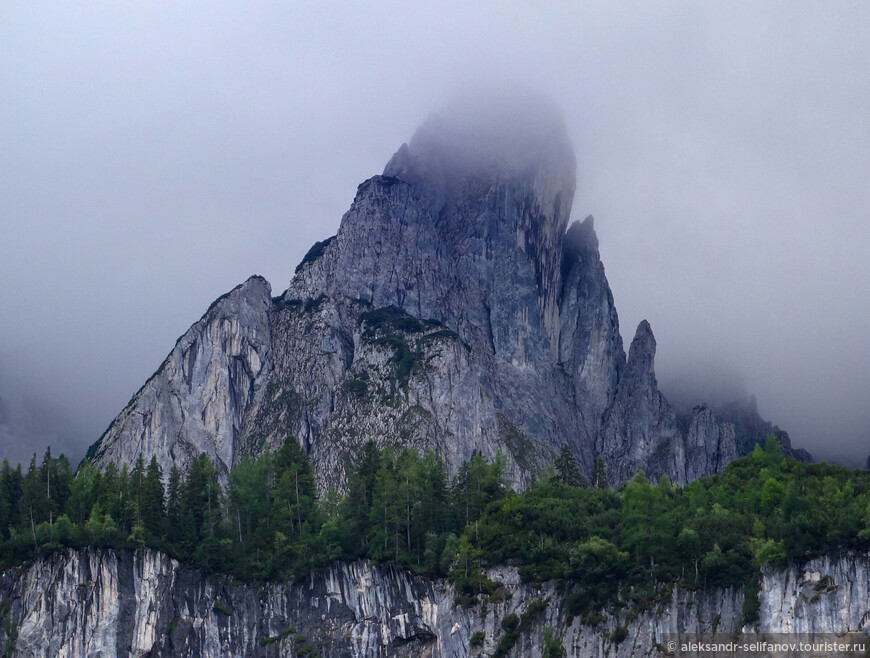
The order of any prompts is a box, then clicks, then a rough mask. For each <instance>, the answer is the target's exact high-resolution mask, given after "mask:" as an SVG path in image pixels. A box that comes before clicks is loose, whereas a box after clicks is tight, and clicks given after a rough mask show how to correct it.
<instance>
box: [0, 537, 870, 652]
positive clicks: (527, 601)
mask: <svg viewBox="0 0 870 658" xmlns="http://www.w3.org/2000/svg"><path fill="white" fill-rule="evenodd" d="M488 575H489V577H490V578H492V579H494V580H496V581H498V582H500V583H501V584H502V587H503V596H502V598H501V600H500V601H493V602H491V603H490V604H489V605H487V606H483V607H475V608H472V609H469V610H464V609H463V608H462V607H461V606H455V605H454V596H455V592H454V591H453V589H452V587H451V586H450V585H449V584H447V583H445V582H443V581H432V580H427V579H424V578H420V577H416V576H413V575H411V574H409V573H408V572H403V571H397V570H395V569H393V568H388V567H375V566H373V565H371V564H370V563H368V562H356V563H353V564H340V565H336V566H334V567H332V568H330V569H328V570H325V571H321V572H317V573H314V574H311V575H309V576H308V577H307V578H306V579H305V580H303V581H302V582H299V583H295V584H280V585H271V586H266V587H260V588H254V587H243V586H239V585H233V584H230V583H227V582H221V581H219V580H214V579H205V580H203V579H202V578H201V577H200V575H199V574H198V573H197V572H195V571H191V570H189V569H187V568H185V567H182V566H181V565H179V564H178V563H177V562H175V561H174V560H171V559H170V558H168V557H166V556H165V555H163V554H161V553H157V552H155V551H150V550H142V551H137V552H135V553H134V552H130V551H126V552H114V551H106V550H100V549H82V550H68V551H67V552H66V553H58V554H55V555H52V556H49V557H44V558H39V559H37V560H35V561H33V562H32V563H30V564H28V565H27V566H24V567H21V568H19V569H17V570H10V571H6V572H4V573H3V574H2V576H0V599H2V600H3V601H4V602H6V603H5V604H4V605H3V607H2V608H0V649H6V650H11V651H12V652H14V655H16V656H22V657H26V658H50V657H51V658H53V657H55V656H103V655H129V656H169V655H172V656H190V657H192V658H199V657H205V656H241V655H244V656H262V657H264V658H265V657H269V656H306V655H319V656H323V657H324V658H328V657H330V656H359V657H363V656H365V657H366V658H371V657H379V656H407V657H420V658H422V657H425V656H446V657H453V658H465V657H466V656H480V655H491V654H492V653H493V651H494V649H495V647H496V643H497V642H498V641H499V638H500V637H501V636H502V635H504V630H503V627H502V622H503V621H504V620H505V618H506V617H508V616H509V615H511V614H517V615H518V616H519V617H520V618H521V619H522V618H524V617H525V618H526V619H527V621H526V624H525V626H524V628H523V630H522V631H521V632H520V633H518V636H517V639H516V643H515V645H514V648H513V650H512V651H511V652H510V654H509V655H511V656H533V657H534V656H541V654H542V648H543V645H544V641H545V637H546V635H547V631H546V629H547V628H549V629H551V633H552V636H553V637H555V638H556V640H557V641H558V642H559V643H560V644H561V645H562V646H563V647H564V649H565V650H566V654H567V656H584V657H593V658H594V657H598V656H601V657H603V656H611V657H615V658H620V657H627V656H661V655H673V653H668V654H665V653H664V652H663V651H662V649H663V648H666V642H667V640H666V634H668V633H714V632H715V633H721V634H728V635H723V636H720V637H726V640H723V641H727V638H728V637H732V636H731V635H730V634H732V633H735V632H739V631H741V630H742V631H743V632H753V631H755V632H759V633H792V634H811V633H812V634H822V633H827V634H836V635H837V636H840V637H842V636H844V635H845V634H846V633H848V632H862V633H866V632H867V631H868V620H870V605H868V601H870V557H868V556H867V555H865V554H844V555H841V556H827V557H821V558H817V559H815V560H811V561H810V562H808V563H807V564H805V565H803V566H802V567H801V568H798V567H796V566H793V567H790V568H788V569H786V570H782V571H775V570H772V569H767V570H765V571H764V574H763V578H762V580H761V584H760V587H759V592H758V602H759V614H758V619H757V621H755V622H752V623H751V624H747V625H744V621H743V612H742V608H743V601H744V593H743V592H742V591H739V590H733V589H728V590H714V589H710V590H703V591H698V592H690V591H683V590H679V589H675V590H673V592H672V593H671V595H670V597H669V599H666V600H665V601H664V602H663V603H660V604H656V605H653V606H652V607H650V608H647V609H638V610H623V611H622V613H621V614H620V613H619V611H616V613H615V614H616V615H619V616H614V615H613V614H608V615H607V616H606V617H604V618H603V620H601V622H600V623H599V624H596V625H586V624H584V623H583V622H582V620H581V619H580V618H572V617H571V616H570V615H568V614H566V600H565V597H564V595H563V594H561V593H560V592H559V591H558V590H557V589H556V587H555V586H554V585H553V584H552V583H545V584H544V585H542V586H540V587H538V588H536V587H533V586H532V585H528V584H522V583H521V582H520V579H519V577H518V575H517V573H516V570H515V569H511V568H502V569H495V570H492V571H490V572H489V574H488ZM620 629H621V630H620ZM746 637H752V636H744V637H743V640H746ZM472 638H476V640H478V641H479V643H477V642H475V643H472ZM801 639H802V640H803V641H807V640H808V636H807V635H803V636H802V637H801Z"/></svg>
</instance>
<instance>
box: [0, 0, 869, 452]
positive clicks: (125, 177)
mask: <svg viewBox="0 0 870 658" xmlns="http://www.w3.org/2000/svg"><path fill="white" fill-rule="evenodd" d="M423 7H424V4H423V3H417V2H402V3H390V2H378V3H335V2H316V3H315V2H310V3H309V2H296V3H284V2H281V3H274V4H264V3H257V2H253V3H248V2H246V3H221V4H216V3H212V2H208V3H205V2H203V3H193V2H186V3H175V2H147V3H146V2H139V3H116V2H105V3H97V2H92V3H38V2H20V3H12V2H6V3H2V4H0V228H2V232H0V457H3V456H8V457H11V458H14V459H16V460H18V459H26V458H27V456H28V455H29V454H30V453H32V452H33V451H34V450H36V451H38V452H40V453H41V452H42V451H43V450H44V447H45V445H46V444H47V443H48V442H51V444H52V445H53V446H54V447H55V452H57V451H58V450H59V449H60V450H65V451H66V452H67V453H68V454H71V455H72V456H73V457H75V458H79V457H81V455H82V454H83V452H84V449H85V447H86V446H87V445H88V444H90V443H91V442H92V441H94V440H95V439H96V438H97V437H98V436H99V435H100V434H101V433H102V431H103V430H104V429H105V428H106V426H107V425H108V424H109V422H110V421H111V419H112V418H113V417H114V416H115V414H116V413H117V412H118V411H120V409H121V408H122V407H123V405H124V404H125V403H126V402H127V400H128V399H129V398H130V397H131V395H132V394H133V393H134V392H135V391H136V390H137V389H138V387H139V386H140V385H141V384H142V382H143V381H144V380H145V379H146V378H147V377H148V376H149V375H150V374H151V373H152V372H153V371H154V370H155V369H156V367H157V366H158V365H159V363H160V362H161V361H162V359H163V357H164V356H165V355H166V353H167V352H168V351H169V350H170V349H171V347H172V345H173V344H174V341H175V339H176V338H177V337H178V336H179V335H180V334H182V333H183V332H184V331H185V330H186V329H187V327H188V326H189V325H190V324H191V323H192V322H194V321H196V320H197V319H198V318H199V316H200V315H201V314H202V312H203V311H204V310H205V309H206V308H207V307H208V305H209V303H210V302H211V301H212V300H213V299H214V298H215V297H217V296H218V295H220V294H221V293H223V292H225V291H227V290H228V289H230V288H232V287H233V286H234V285H236V284H237V283H239V282H241V281H243V280H244V279H245V278H247V276H248V275H250V274H252V273H259V274H262V275H264V276H265V277H266V278H267V279H268V280H269V281H270V282H271V283H272V287H273V291H274V293H275V294H277V293H278V292H280V291H282V290H283V289H284V288H285V287H286V286H287V284H288V282H289V279H290V276H291V274H292V272H293V268H294V267H295V265H296V264H297V263H298V262H299V260H300V259H301V258H302V256H303V255H304V253H305V251H306V250H307V249H308V247H309V246H310V245H311V243H312V242H314V241H315V240H319V239H322V238H324V237H326V236H328V235H332V234H333V233H335V231H336V229H337V228H338V224H339V220H340V218H341V215H342V214H343V212H344V211H345V210H346V209H347V208H348V207H349V205H350V202H351V201H352V199H353V195H354V192H355V189H356V186H357V184H359V183H360V182H361V181H363V180H364V179H366V178H368V177H370V176H372V175H373V174H376V173H380V172H381V170H382V169H383V166H384V164H385V163H386V161H387V160H388V159H389V157H390V155H391V154H392V153H393V152H394V151H395V150H396V149H397V148H398V147H399V146H400V145H401V144H402V142H404V141H407V140H408V139H410V137H411V135H412V134H413V131H414V129H415V127H416V126H417V125H418V124H419V123H420V122H421V121H422V120H423V119H425V117H426V116H427V114H429V113H430V112H431V111H433V110H436V109H437V108H438V107H439V106H440V105H442V104H443V103H444V102H445V100H446V99H448V98H449V96H450V95H451V94H452V93H453V92H454V90H455V89H457V88H459V87H464V86H467V85H469V84H475V83H476V81H486V82H487V84H490V85H491V84H494V83H495V84H499V83H501V82H505V83H508V84H512V85H513V84H521V85H528V86H532V87H535V88H536V89H538V90H540V91H541V92H543V93H545V94H547V95H549V96H551V97H552V98H553V99H554V100H555V102H556V103H557V104H558V105H559V107H561V109H562V111H563V113H564V115H565V121H566V123H567V126H568V129H569V131H570V134H571V137H572V139H573V141H574V144H575V147H576V151H577V161H578V166H577V178H578V184H577V194H576V196H575V200H574V219H583V217H585V216H586V215H587V214H593V215H594V216H595V218H596V229H597V231H598V235H599V238H600V243H601V255H602V258H603V260H604V264H605V267H606V270H607V276H608V278H609V280H610V284H611V286H612V288H613V292H614V296H615V299H616V305H617V309H618V310H619V315H620V323H621V328H622V333H623V336H624V338H625V339H626V341H627V342H628V341H630V340H631V337H632V336H633V334H634V329H635V327H636V326H637V323H638V322H639V321H640V320H641V319H643V318H647V319H648V320H649V321H650V323H651V324H652V327H653V331H654V333H655V335H656V338H657V340H658V345H659V350H658V356H657V362H656V365H657V371H658V374H659V378H660V380H662V381H663V382H664V383H665V385H666V386H667V385H670V386H671V387H675V386H677V385H678V384H674V383H673V382H684V383H688V385H689V386H690V387H691V388H692V389H693V390H698V389H704V388H709V389H711V390H712V389H714V388H716V387H718V386H720V385H722V386H725V387H728V388H729V390H730V389H736V390H740V388H741V387H743V388H744V390H745V391H747V392H750V393H755V395H756V396H757V399H758V404H759V408H760V411H761V412H762V414H763V415H764V416H765V417H767V418H768V419H770V420H772V421H773V422H775V423H777V424H779V425H780V426H781V427H782V428H783V429H786V430H787V431H789V433H790V434H791V436H792V439H793V443H794V444H795V445H797V446H799V447H805V448H807V449H809V450H810V451H811V452H813V453H814V454H815V455H816V456H818V457H821V458H828V459H835V460H839V461H843V462H845V463H849V464H857V463H859V462H861V463H863V461H864V458H865V457H866V455H867V454H868V453H870V268H868V265H867V255H868V250H870V223H868V221H867V220H868V209H870V185H868V181H870V73H868V72H870V4H867V3H860V2H849V3H847V2H842V3H818V2H817V3H806V4H804V3H799V2H794V1H789V2H780V3H760V2H757V1H753V2H748V3H739V2H727V3H725V2H721V3H707V2H703V3H702V2H694V1H693V2H687V3H679V2H670V3H637V4H630V5H628V4H626V5H616V4H614V3H611V2H606V3H601V4H595V3H577V2H565V3H540V2H535V3H532V2H529V3H525V4H519V3H509V2H493V3H483V2H480V3H446V2H440V3H427V4H426V5H425V7H426V8H425V9H424V8H423ZM626 344H627V343H626ZM669 382H670V384H669Z"/></svg>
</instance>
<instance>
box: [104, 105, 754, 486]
mask: <svg viewBox="0 0 870 658" xmlns="http://www.w3.org/2000/svg"><path fill="white" fill-rule="evenodd" d="M529 112H530V108H529V107H528V106H523V105H522V104H520V105H516V106H513V105H510V104H508V105H506V106H504V107H499V108H497V109H496V110H492V109H490V111H489V112H487V113H477V114H476V113H474V112H468V111H464V110H462V109H461V108H460V109H449V110H447V111H445V112H444V113H443V114H441V115H437V116H434V117H433V118H431V119H430V120H428V121H427V122H426V123H425V124H424V125H423V126H422V127H421V128H420V129H419V130H418V132H417V133H416V134H415V136H414V138H413V139H412V140H411V142H410V143H409V144H406V145H403V146H402V147H401V148H400V149H399V150H398V151H397V152H396V154H395V155H394V156H393V158H392V159H391V160H390V162H389V163H388V164H387V166H386V168H385V170H384V173H383V174H382V175H379V176H374V177H372V178H370V179H369V180H367V181H365V182H364V183H362V184H361V185H360V186H359V189H358V190H357V194H356V198H355V199H354V201H353V203H352V205H351V207H350V209H349V210H348V212H347V213H346V214H345V215H344V217H343V218H342V220H341V225H340V227H339V230H338V233H337V234H336V235H335V236H333V237H331V238H328V239H326V240H324V241H322V242H318V243H316V244H315V245H314V246H313V247H312V248H311V249H310V250H309V252H308V253H307V254H306V256H305V258H304V259H303V261H302V262H301V263H300V264H299V266H298V267H297V268H296V272H295V275H294V276H293V278H292V280H291V281H290V285H289V287H288V288H287V289H286V290H285V291H284V292H283V293H281V294H280V295H278V296H277V297H274V298H273V297H272V292H271V289H270V286H269V284H268V283H267V282H266V281H265V280H264V279H262V278H260V277H252V278H250V279H249V280H248V281H246V282H245V283H243V284H241V285H240V286H238V287H236V288H235V289H233V290H232V291H230V292H229V293H227V294H226V295H224V296H223V297H221V298H219V299H218V300H216V301H215V302H214V304H212V306H211V308H210V309H209V310H208V311H207V312H206V313H205V315H203V317H202V318H201V319H200V321H199V322H197V323H196V324H194V325H193V326H192V327H191V328H190V329H189V330H188V331H187V332H186V333H185V334H184V336H182V337H181V338H180V339H179V341H178V342H177V344H176V345H175V347H174V349H173V350H172V351H171V352H170V354H169V356H167V358H166V360H165V361H164V362H163V364H162V365H161V366H160V367H159V368H158V370H157V372H156V373H155V374H154V375H153V376H152V377H151V378H150V379H149V380H148V381H147V382H146V383H145V384H144V385H143V387H142V388H141V389H140V390H139V392H137V393H136V394H135V395H134V396H133V398H132V399H131V400H130V402H129V404H128V405H127V406H126V407H125V408H124V410H123V411H121V413H120V414H119V415H118V417H117V418H116V419H115V420H114V421H113V422H112V424H111V426H110V427H109V428H108V430H107V431H106V432H105V434H104V435H103V436H102V437H101V438H100V439H99V441H98V442H97V443H96V444H94V446H92V447H91V449H90V451H89V457H90V458H91V459H92V460H93V461H94V462H95V463H96V464H98V465H104V464H106V463H107V462H109V461H115V462H118V463H131V462H133V461H135V459H136V457H137V455H138V454H139V453H143V454H145V455H146V456H147V455H150V454H152V453H153V454H156V455H157V458H158V461H159V462H160V464H161V465H162V467H163V469H164V472H166V471H168V469H169V468H170V467H171V466H172V465H173V464H175V465H178V466H179V467H182V468H183V467H184V466H185V465H186V464H187V463H189V461H190V460H191V459H192V458H193V457H194V456H195V455H196V454H198V453H200V452H206V453H208V454H209V455H210V456H211V457H212V458H213V459H214V461H215V463H216V464H217V465H218V468H219V469H220V470H221V471H222V472H224V473H225V472H226V471H227V470H228V469H229V467H230V466H231V465H232V464H233V463H234V462H235V461H236V460H238V459H239V458H240V457H241V456H242V455H256V454H258V453H260V452H261V451H263V450H265V449H267V448H269V447H274V446H276V445H278V444H280V442H281V441H283V439H284V437H286V436H287V435H288V434H292V435H293V436H295V437H297V438H298V440H299V441H300V442H301V443H302V444H303V445H304V447H305V449H306V450H307V451H308V452H309V454H310V456H311V459H312V462H313V464H314V466H315V470H316V473H317V476H318V481H319V485H320V486H321V487H322V488H327V487H331V486H336V487H341V485H342V483H343V482H344V479H345V477H346V474H347V472H348V469H349V467H350V466H351V465H352V464H353V463H354V460H355V456H356V455H357V453H358V450H359V449H360V447H361V446H362V445H363V444H364V443H365V442H366V441H367V440H369V439H371V440H374V441H375V442H377V443H378V444H379V445H384V444H391V445H395V446H413V447H415V448H417V449H419V450H421V451H423V450H430V449H431V450H434V451H436V452H437V453H438V454H439V455H441V456H442V457H443V458H444V460H445V461H446V463H447V465H448V468H449V470H450V471H452V472H455V471H456V469H457V468H458V467H459V466H460V464H461V463H462V462H463V461H465V460H467V459H468V458H469V457H471V456H472V454H473V453H475V452H479V453H481V454H482V455H483V456H485V457H490V458H491V457H493V456H494V455H495V454H496V453H497V452H502V453H504V454H505V455H506V456H507V458H508V464H509V471H510V477H511V479H512V482H513V483H514V485H515V486H517V487H523V486H525V485H526V484H528V483H529V482H530V481H531V479H532V478H533V477H534V475H535V473H536V472H537V471H538V470H539V469H540V468H541V466H542V465H544V464H545V463H547V462H549V461H550V460H551V459H552V458H553V456H554V455H555V454H557V453H558V452H559V450H560V449H561V448H562V446H564V445H565V444H567V445H568V446H569V447H570V449H571V450H572V451H573V453H574V454H575V455H576V457H577V460H578V463H579V465H580V467H581V469H582V470H583V471H584V472H585V473H586V474H587V475H588V474H590V473H591V471H592V469H593V467H594V463H595V461H596V459H597V457H598V456H601V457H603V458H604V460H605V462H606V465H607V469H608V474H609V475H608V477H609V480H610V482H611V483H612V484H617V483H619V482H621V481H623V480H625V479H626V478H629V477H631V476H632V475H633V474H634V472H635V471H636V470H637V469H640V468H643V469H645V470H646V471H647V473H648V474H649V475H650V476H651V477H653V478H658V477H659V476H660V475H667V476H668V477H669V478H670V479H671V480H672V481H674V482H680V483H684V482H686V481H689V480H692V479H694V478H697V477H700V476H703V475H707V474H711V473H714V472H717V471H719V470H721V469H722V468H723V467H724V465H725V464H727V463H728V462H729V461H730V460H732V459H734V458H735V457H736V456H737V455H739V454H741V453H744V452H747V451H748V450H750V449H751V447H752V445H754V444H755V443H756V442H758V441H761V440H763V438H764V436H766V432H767V428H768V426H767V425H765V423H764V421H762V420H761V419H760V418H758V417H757V413H756V414H755V416H754V417H751V415H750V417H748V418H744V417H742V416H741V417H739V418H738V417H737V415H735V414H731V415H728V414H726V415H719V414H718V413H714V412H712V411H711V410H710V409H709V408H706V407H703V406H701V407H698V408H696V409H695V410H694V411H693V412H691V414H689V417H688V418H680V417H678V414H677V413H676V411H675V410H674V409H673V408H672V407H671V405H670V404H669V403H668V401H667V400H666V399H665V398H664V396H663V395H662V394H661V393H660V392H659V390H658V385H657V381H656V377H655V370H654V357H655V339H654V337H653V334H652V330H651V328H650V326H649V324H648V323H647V322H645V321H644V322H642V323H641V324H640V326H639V327H638V329H637V334H636V336H635V338H634V340H633V341H632V344H631V347H630V349H629V354H628V357H627V358H626V355H625V352H624V349H623V345H622V339H621V337H620V332H619V320H618V316H617V313H616V308H615V306H614V300H613V295H612V294H611V291H610V287H609V285H608V283H607V279H606V277H605V273H604V266H603V264H602V263H601V259H600V257H599V252H598V240H597V237H596V235H595V231H594V227H593V220H592V218H591V217H589V218H587V219H586V220H585V221H583V222H582V223H574V224H572V225H571V226H570V227H568V221H569V217H570V214H571V207H572V202H573V197H574V188H575V159H574V154H573V149H572V147H571V145H570V142H569V140H568V139H567V136H566V134H565V130H564V127H563V125H562V122H561V119H560V118H559V117H558V115H557V114H556V113H555V112H550V111H548V110H544V111H541V110H540V109H539V108H536V109H535V110H534V114H533V116H535V117H536V120H535V121H533V122H529V121H528V120H527V117H528V115H529ZM756 419H757V420H756Z"/></svg>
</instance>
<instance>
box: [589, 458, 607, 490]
mask: <svg viewBox="0 0 870 658" xmlns="http://www.w3.org/2000/svg"><path fill="white" fill-rule="evenodd" d="M592 486H593V487H596V488H597V489H604V488H605V487H606V486H607V465H606V464H605V463H604V458H603V457H601V456H599V457H598V459H596V460H595V470H594V471H593V473H592Z"/></svg>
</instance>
